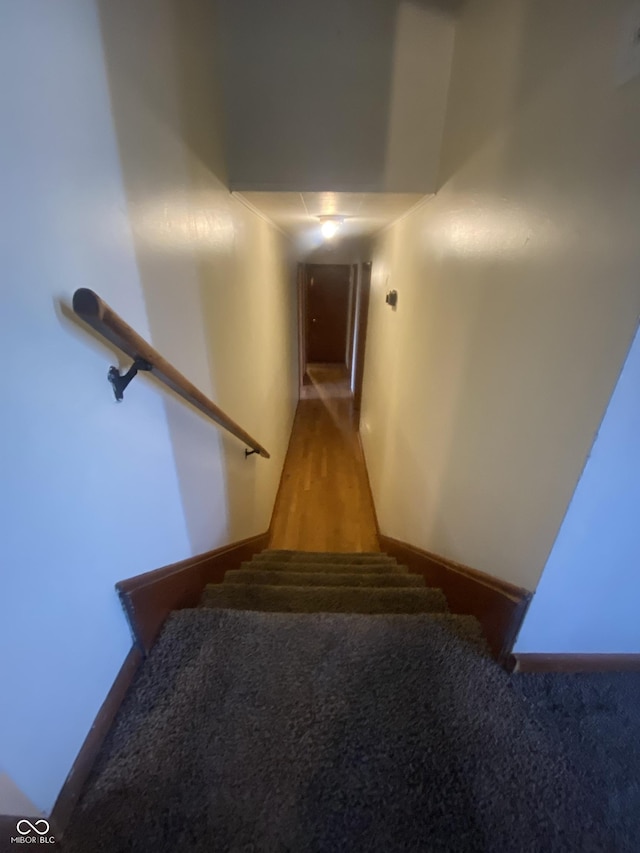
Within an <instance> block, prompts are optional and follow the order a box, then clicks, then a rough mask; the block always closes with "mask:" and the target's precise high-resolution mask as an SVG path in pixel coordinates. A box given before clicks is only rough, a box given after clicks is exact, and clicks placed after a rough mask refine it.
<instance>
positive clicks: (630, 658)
mask: <svg viewBox="0 0 640 853" xmlns="http://www.w3.org/2000/svg"><path fill="white" fill-rule="evenodd" d="M510 663H511V666H510V668H511V671H512V672H567V673H569V672H640V654H635V655H603V654H593V655H591V654H529V653H525V652H522V653H516V654H514V655H511V662H510Z"/></svg>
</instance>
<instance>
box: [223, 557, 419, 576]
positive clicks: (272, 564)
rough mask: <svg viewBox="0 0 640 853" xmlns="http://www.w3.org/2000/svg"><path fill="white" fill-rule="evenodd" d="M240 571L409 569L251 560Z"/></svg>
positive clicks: (401, 572) (399, 572)
mask: <svg viewBox="0 0 640 853" xmlns="http://www.w3.org/2000/svg"><path fill="white" fill-rule="evenodd" d="M240 568H241V569H246V570H248V571H254V570H255V571H270V572H297V573H302V572H322V573H324V572H331V573H336V574H350V575H356V574H357V575H359V574H369V575H370V574H388V575H406V574H408V572H409V569H408V568H407V567H406V566H399V565H397V563H393V564H392V563H363V564H361V565H353V564H351V563H321V562H316V563H302V562H301V563H295V562H293V561H285V562H279V561H277V560H261V561H259V560H255V559H254V560H252V561H251V562H250V563H242V564H241V566H240Z"/></svg>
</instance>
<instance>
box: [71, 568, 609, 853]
mask: <svg viewBox="0 0 640 853" xmlns="http://www.w3.org/2000/svg"><path fill="white" fill-rule="evenodd" d="M598 827H599V824H598V816H597V800H596V799H595V798H594V797H593V796H592V795H591V794H590V791H589V789H588V785H586V783H585V779H584V778H583V777H581V776H580V774H579V773H576V772H575V771H574V770H573V769H572V767H571V765H570V764H569V763H568V762H567V760H566V758H565V756H564V754H563V752H562V749H561V746H560V744H559V742H558V740H557V738H556V737H555V735H554V734H553V732H552V731H547V730H545V728H544V727H543V726H541V724H540V721H539V720H538V719H537V718H536V716H535V714H533V713H532V709H531V706H530V705H529V704H528V703H527V702H526V701H523V699H522V697H521V696H520V695H519V694H518V692H517V691H515V690H514V689H513V687H512V683H511V681H510V679H509V677H508V675H507V674H506V673H505V672H504V671H503V670H502V669H501V668H500V667H499V666H498V665H497V664H496V663H495V662H494V661H493V660H492V659H491V657H490V656H489V654H488V652H487V649H486V646H485V643H484V640H483V637H482V634H481V631H480V626H479V624H478V622H477V621H476V620H475V619H474V618H473V617H470V616H459V615H453V614H451V613H449V612H448V610H447V604H446V600H445V598H444V596H443V594H442V592H441V591H440V590H437V589H430V588H429V587H427V586H425V583H424V580H423V579H422V577H421V576H419V575H415V574H412V573H410V572H409V571H408V569H407V568H406V567H405V566H401V565H398V563H397V562H396V560H395V559H393V558H392V557H389V556H387V555H385V554H374V553H370V554H362V553H357V554H336V553H307V552H297V551H264V552H262V553H261V554H259V555H256V556H255V557H254V558H253V559H252V560H251V561H250V562H248V563H244V564H242V566H241V567H240V568H239V569H234V570H230V571H227V573H226V575H225V578H224V582H223V583H222V584H217V585H211V586H207V587H206V588H205V590H204V592H203V595H202V599H201V602H200V606H199V607H198V608H194V609H185V610H180V611H176V612H174V613H173V614H172V615H171V616H170V618H169V619H168V620H167V622H166V624H165V626H164V629H163V631H162V634H161V636H160V638H159V640H158V641H157V643H156V645H155V646H154V648H153V649H152V651H151V654H150V655H149V657H148V658H147V660H146V661H145V663H144V665H143V667H142V668H141V670H140V672H139V674H138V676H137V678H136V682H135V684H134V685H133V687H132V689H131V690H130V691H129V694H128V696H127V698H126V700H125V702H124V703H123V706H122V708H121V711H120V713H119V715H118V717H117V720H116V722H115V724H114V726H113V729H112V731H111V734H110V736H109V738H108V740H107V742H106V743H105V746H104V748H103V751H102V754H101V756H100V759H99V760H98V762H97V765H96V767H95V769H94V773H93V776H92V778H91V780H90V782H89V784H88V785H87V787H86V789H85V792H84V794H83V796H82V799H81V800H80V803H79V805H78V807H77V808H76V810H75V813H74V816H73V819H72V821H71V824H70V826H69V829H68V831H67V834H66V835H65V838H64V845H65V846H64V849H65V851H67V853H86V851H88V850H91V851H92V853H120V851H122V850H130V851H140V853H142V851H144V853H146V851H149V850H153V851H154V853H182V851H184V853H187V851H188V853H205V851H206V853H209V851H212V850H215V851H218V850H219V851H221V853H222V851H225V853H226V851H231V853H249V851H254V853H262V851H264V853H271V851H273V853H280V851H282V853H285V851H290V853H294V851H295V853H297V852H298V851H317V853H324V851H326V853H339V851H344V853H353V851H361V850H362V851H365V850H366V851H371V853H378V851H379V853H396V851H397V853H404V851H422V850H425V851H426V850H428V851H456V853H465V851H469V853H480V851H483V853H484V851H495V853H504V851H507V850H515V849H517V850H530V851H532V853H533V851H539V850H540V851H542V850H545V851H547V850H554V851H555V850H558V851H560V850H567V851H568V850H601V849H606V845H604V846H603V843H602V840H601V839H600V838H599V837H598V833H599V828H598ZM568 838H570V844H568V843H567V839H568Z"/></svg>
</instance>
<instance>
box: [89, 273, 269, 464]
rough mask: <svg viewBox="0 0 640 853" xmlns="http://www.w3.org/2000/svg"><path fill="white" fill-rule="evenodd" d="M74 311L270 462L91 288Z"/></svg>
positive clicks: (245, 434)
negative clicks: (143, 361) (146, 364)
mask: <svg viewBox="0 0 640 853" xmlns="http://www.w3.org/2000/svg"><path fill="white" fill-rule="evenodd" d="M73 310H74V311H75V313H76V314H77V315H78V317H80V318H81V319H82V320H84V322H85V323H87V325H89V326H91V328H92V329H95V331H96V332H98V333H99V334H100V335H102V337H103V338H106V340H108V341H110V342H111V343H112V344H114V345H115V346H117V347H118V349H121V350H122V352H124V353H126V354H127V355H129V356H131V358H133V359H136V358H142V359H144V360H145V361H147V362H149V364H150V365H151V366H152V368H151V371H149V372H150V373H152V374H153V375H154V376H155V377H156V378H157V379H159V380H160V381H161V382H163V383H164V384H165V385H166V386H167V387H168V388H171V390H172V391H174V392H175V393H176V394H177V395H178V396H179V397H181V398H182V399H183V400H186V401H187V403H190V404H191V405H192V406H194V408H196V409H198V411H200V412H202V413H203V414H204V415H206V416H207V417H209V418H211V420H213V421H215V422H216V423H217V424H218V425H219V426H221V427H222V428H223V429H226V430H227V432H230V433H231V434H232V435H235V437H236V438H239V439H240V441H243V442H244V443H245V444H248V445H249V447H251V448H252V449H253V450H257V451H258V453H259V454H260V456H263V457H264V458H265V459H269V453H268V452H267V451H266V450H265V449H264V447H263V446H262V445H261V444H259V443H258V442H257V441H256V439H255V438H253V436H251V435H249V433H248V432H246V431H245V430H243V429H242V427H241V426H239V424H237V423H236V422H235V421H234V420H232V419H231V418H230V417H229V415H227V414H226V412H223V411H222V409H220V408H219V407H218V406H216V404H215V403H214V402H213V400H210V399H209V398H208V397H207V396H206V395H205V394H203V393H202V391H201V390H200V389H199V388H197V387H196V386H195V385H194V384H193V383H192V382H190V381H189V380H188V379H187V377H186V376H184V375H183V374H182V373H180V371H179V370H177V369H176V368H175V367H174V366H173V365H172V364H171V363H170V362H168V361H167V360H166V359H165V358H163V357H162V356H161V355H160V353H159V352H158V351H157V350H156V349H154V348H153V347H152V346H151V344H149V343H147V341H145V339H144V338H142V337H141V336H140V335H139V334H138V333H137V332H136V331H135V329H132V328H131V326H129V324H128V323H125V321H124V320H123V319H122V317H120V315H119V314H116V312H115V311H114V310H113V308H110V307H109V305H107V303H106V302H104V300H102V299H101V298H100V297H99V296H98V294H97V293H94V292H93V290H89V288H88V287H81V288H79V289H78V290H76V292H75V293H74V294H73Z"/></svg>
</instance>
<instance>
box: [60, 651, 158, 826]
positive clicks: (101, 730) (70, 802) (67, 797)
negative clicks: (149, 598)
mask: <svg viewBox="0 0 640 853" xmlns="http://www.w3.org/2000/svg"><path fill="white" fill-rule="evenodd" d="M142 658H143V655H142V651H141V650H140V649H139V648H138V646H135V645H134V646H132V647H131V650H130V651H129V654H128V655H127V656H126V658H125V660H124V663H123V664H122V666H121V667H120V671H119V672H118V675H117V676H116V679H115V681H114V682H113V685H112V686H111V689H110V690H109V692H108V693H107V698H106V699H105V700H104V702H103V703H102V706H101V708H100V710H99V711H98V714H97V716H96V718H95V720H94V721H93V725H92V726H91V728H90V729H89V733H88V735H87V736H86V738H85V739H84V743H83V744H82V747H81V748H80V752H79V753H78V755H77V756H76V760H75V761H74V762H73V766H72V767H71V770H70V771H69V775H68V776H67V778H66V780H65V783H64V785H63V786H62V790H61V791H60V793H59V794H58V798H57V799H56V802H55V805H54V807H53V809H52V811H51V817H50V818H49V822H50V824H51V828H52V830H53V834H54V835H55V837H56V840H57V841H59V840H60V838H61V837H62V835H63V833H64V830H65V829H66V826H67V824H68V823H69V820H70V818H71V814H72V812H73V810H74V808H75V806H76V803H77V802H78V799H79V798H80V794H81V793H82V789H83V787H84V785H85V782H86V781H87V779H88V778H89V774H90V773H91V769H92V768H93V765H94V763H95V760H96V758H97V757H98V753H99V752H100V749H101V747H102V744H103V742H104V739H105V738H106V736H107V734H108V732H109V729H110V728H111V724H112V723H113V720H114V718H115V716H116V714H117V713H118V709H119V708H120V705H121V704H122V702H123V700H124V697H125V696H126V693H127V690H128V689H129V687H130V686H131V682H132V681H133V679H134V676H135V674H136V672H137V671H138V667H139V666H140V663H141V661H142Z"/></svg>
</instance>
